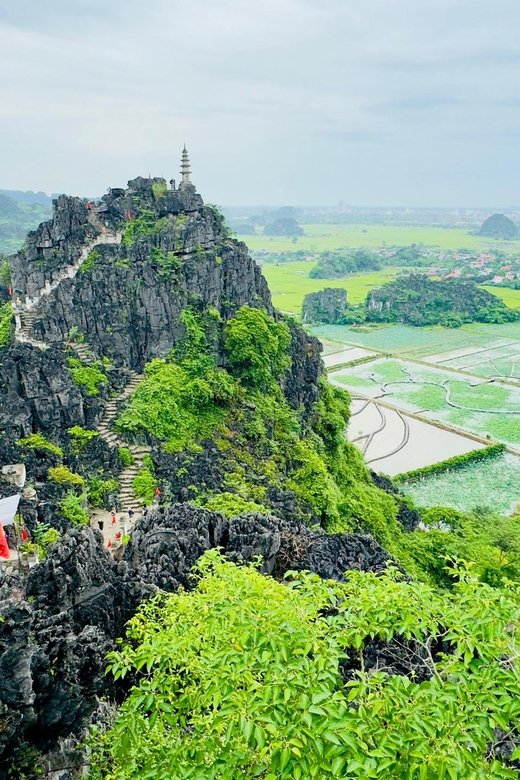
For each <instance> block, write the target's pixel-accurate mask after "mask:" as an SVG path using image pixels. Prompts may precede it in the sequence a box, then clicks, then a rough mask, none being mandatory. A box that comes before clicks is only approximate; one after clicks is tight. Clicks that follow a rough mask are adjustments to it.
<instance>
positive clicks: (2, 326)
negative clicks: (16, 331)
mask: <svg viewBox="0 0 520 780" xmlns="http://www.w3.org/2000/svg"><path fill="white" fill-rule="evenodd" d="M12 332H13V307H12V306H11V304H10V303H9V302H7V303H3V304H2V305H0V349H1V348H2V347H7V346H9V344H10V343H11V337H12Z"/></svg>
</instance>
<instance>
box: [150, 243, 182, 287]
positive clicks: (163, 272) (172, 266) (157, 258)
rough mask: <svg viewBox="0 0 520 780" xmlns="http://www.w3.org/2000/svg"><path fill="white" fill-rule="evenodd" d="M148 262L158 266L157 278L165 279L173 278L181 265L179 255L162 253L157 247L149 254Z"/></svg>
mask: <svg viewBox="0 0 520 780" xmlns="http://www.w3.org/2000/svg"><path fill="white" fill-rule="evenodd" d="M150 260H151V261H152V262H154V263H157V265H158V266H159V276H162V277H165V278H166V279H172V278H174V277H175V275H176V273H177V271H178V270H179V268H180V267H181V265H182V261H181V259H180V257H179V255H176V254H175V252H163V251H162V250H161V249H159V248H158V247H154V248H153V249H152V251H151V254H150Z"/></svg>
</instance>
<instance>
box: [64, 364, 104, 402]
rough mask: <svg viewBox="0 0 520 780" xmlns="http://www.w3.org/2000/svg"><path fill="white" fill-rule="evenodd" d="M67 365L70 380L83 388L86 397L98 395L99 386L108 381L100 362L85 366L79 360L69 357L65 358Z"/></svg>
mask: <svg viewBox="0 0 520 780" xmlns="http://www.w3.org/2000/svg"><path fill="white" fill-rule="evenodd" d="M67 364H68V366H69V371H70V373H71V375H72V379H73V380H74V382H75V383H76V384H77V385H80V386H81V387H84V388H85V390H86V391H87V394H88V395H99V389H100V387H101V385H103V384H105V383H106V382H107V381H108V380H107V376H106V374H105V372H104V370H103V369H104V365H103V363H101V361H96V362H95V363H93V364H92V365H87V364H86V363H83V362H82V361H81V360H80V359H79V358H74V357H70V358H67Z"/></svg>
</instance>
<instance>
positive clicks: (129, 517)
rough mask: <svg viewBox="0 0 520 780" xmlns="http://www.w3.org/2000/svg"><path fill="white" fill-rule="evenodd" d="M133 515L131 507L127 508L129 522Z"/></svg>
mask: <svg viewBox="0 0 520 780" xmlns="http://www.w3.org/2000/svg"><path fill="white" fill-rule="evenodd" d="M133 516H134V510H133V509H129V510H128V519H129V520H130V522H132V517H133Z"/></svg>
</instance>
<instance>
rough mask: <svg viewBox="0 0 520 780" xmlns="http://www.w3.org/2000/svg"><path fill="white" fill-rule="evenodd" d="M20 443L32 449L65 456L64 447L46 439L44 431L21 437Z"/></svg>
mask: <svg viewBox="0 0 520 780" xmlns="http://www.w3.org/2000/svg"><path fill="white" fill-rule="evenodd" d="M18 444H19V445H20V447H27V448H28V449H31V450H37V451H40V452H50V453H51V455H56V456H57V457H58V458H62V457H63V449H62V448H61V447H60V446H59V445H58V444H53V443H52V442H51V441H49V440H48V439H46V438H45V436H44V435H43V434H42V433H31V435H30V436H26V437H25V438H24V439H20V440H19V442H18Z"/></svg>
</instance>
